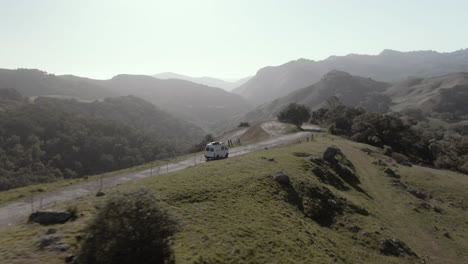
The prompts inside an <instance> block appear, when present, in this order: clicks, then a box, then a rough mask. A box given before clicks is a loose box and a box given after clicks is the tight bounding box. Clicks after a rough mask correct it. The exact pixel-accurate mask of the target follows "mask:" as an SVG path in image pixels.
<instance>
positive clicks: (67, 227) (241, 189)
mask: <svg viewBox="0 0 468 264" xmlns="http://www.w3.org/2000/svg"><path fill="white" fill-rule="evenodd" d="M330 145H336V146H338V147H339V148H340V149H341V150H342V151H343V152H344V153H345V154H346V156H347V157H348V158H349V159H350V160H351V162H352V163H353V164H354V166H355V167H356V171H357V174H358V175H359V178H360V180H361V184H360V186H361V187H362V188H363V189H364V190H365V191H366V192H367V193H368V195H369V196H366V195H365V194H363V193H361V192H358V191H355V190H353V189H351V190H348V191H339V190H337V189H335V188H333V187H331V186H329V185H325V184H323V183H321V182H320V181H319V180H318V178H317V177H316V176H314V174H313V173H312V172H311V171H310V168H311V166H312V165H311V163H310V162H309V161H308V158H304V157H297V156H295V155H294V153H298V152H301V153H309V154H311V155H315V156H319V155H320V154H321V153H323V151H324V150H325V148H326V147H327V146H330ZM364 147H367V148H370V149H372V150H374V151H375V153H372V154H370V155H368V154H366V153H364V152H363V151H361V149H362V148H364ZM271 158H273V159H274V160H273V161H269V159H271ZM377 159H381V160H384V161H385V162H387V163H388V164H389V165H391V166H392V167H393V168H396V169H397V170H398V171H399V173H400V174H401V175H402V182H404V183H405V184H408V185H411V186H414V187H417V188H419V189H421V190H423V191H425V192H427V193H430V194H432V195H433V199H430V200H429V201H427V202H428V203H429V204H430V205H431V206H438V207H440V208H441V209H442V210H443V211H444V214H439V213H436V212H434V211H432V210H428V211H422V212H416V211H414V208H415V206H417V205H418V204H419V203H420V202H421V201H420V200H418V199H416V198H415V197H413V196H412V195H410V194H408V193H407V192H406V191H404V190H403V189H399V188H396V187H393V186H392V185H391V182H390V179H389V178H388V177H386V176H384V173H383V171H382V169H381V168H379V167H378V166H376V165H373V164H372V162H373V161H376V160H377ZM392 164H394V162H393V161H392V160H389V159H388V158H386V157H384V156H382V155H381V154H380V150H379V149H376V148H373V147H370V146H367V145H363V144H359V143H355V142H350V141H346V140H343V139H340V138H337V137H334V136H330V135H323V134H321V135H320V136H316V137H315V139H314V141H312V142H308V143H302V144H297V145H291V146H286V147H281V148H270V149H268V150H261V151H258V152H255V153H251V154H247V155H243V156H238V157H233V158H229V159H226V160H220V161H214V162H208V163H204V164H201V165H198V166H194V167H190V168H188V169H185V170H182V171H177V172H173V173H169V174H164V175H160V176H158V177H152V178H146V179H142V180H137V181H132V182H130V183H127V184H124V185H120V186H115V187H112V188H110V189H108V190H106V194H107V195H106V196H104V197H95V196H88V197H83V198H80V199H77V200H74V201H69V202H66V203H64V204H60V205H57V208H58V209H64V208H66V207H67V206H69V205H76V206H77V207H78V211H79V213H80V214H82V216H80V217H79V218H78V220H76V221H74V222H69V223H66V224H64V225H55V226H53V227H54V228H57V229H58V230H59V232H58V235H59V236H60V237H61V238H62V241H64V242H66V243H69V244H70V245H71V246H72V247H71V249H70V252H71V253H73V252H75V251H76V250H77V249H78V247H79V243H78V242H77V240H76V238H75V236H77V235H83V229H84V228H85V226H86V225H87V223H88V222H89V221H90V220H91V219H92V217H93V215H94V214H95V213H96V211H97V210H98V209H96V208H99V207H100V205H101V204H102V203H103V202H104V201H105V200H106V199H107V197H109V196H110V195H118V193H119V192H123V191H129V190H136V189H139V188H146V189H148V190H151V191H152V192H154V193H155V194H156V195H157V196H158V197H159V198H160V201H161V205H162V206H163V207H165V208H167V209H168V210H169V211H171V212H172V213H173V214H175V215H176V216H177V217H178V218H179V219H180V222H181V225H182V229H181V231H180V232H179V233H177V234H176V235H175V237H174V238H173V241H172V243H173V249H174V252H175V256H176V262H177V263H194V261H196V260H200V259H202V260H205V261H207V263H334V262H336V263H420V262H421V260H422V259H425V260H427V261H428V262H429V263H466V262H467V261H468V253H467V252H466V248H468V237H467V236H468V235H467V233H466V224H467V222H466V219H468V213H467V211H466V208H465V209H463V202H464V201H466V199H467V198H468V197H466V196H467V194H466V188H467V187H468V177H467V176H466V175H462V174H458V173H454V172H447V171H443V170H433V169H428V168H421V167H417V166H414V167H411V168H409V167H401V166H398V165H395V166H393V165H392ZM280 171H282V172H284V173H285V174H287V175H289V176H290V178H291V181H292V184H293V186H294V188H295V189H297V190H299V189H301V186H309V185H310V186H317V187H320V188H328V189H329V190H330V191H331V192H332V193H333V194H334V195H336V196H339V197H342V198H344V199H346V200H347V201H349V202H350V203H353V204H355V205H357V206H361V207H364V208H365V209H366V210H368V211H369V212H370V215H369V216H363V215H359V214H350V213H345V214H344V215H341V216H339V217H338V218H337V220H336V223H335V224H334V225H332V226H331V227H321V226H320V225H318V224H317V223H316V222H315V221H313V220H312V219H310V218H308V217H307V216H305V215H304V214H303V213H302V212H301V211H300V210H299V209H298V208H297V206H295V205H294V204H291V203H289V202H287V199H286V196H287V193H286V192H285V190H284V189H283V188H282V187H281V186H280V185H279V184H277V183H276V182H275V181H274V180H272V178H271V177H270V176H269V175H275V174H276V173H278V172H280ZM450 197H451V198H453V199H452V200H451V199H450ZM465 204H466V202H465ZM350 224H355V225H357V226H359V227H360V228H361V231H359V232H358V233H352V232H350V231H349V230H348V228H347V226H348V225H350ZM434 226H436V227H437V228H438V231H437V230H435V229H434ZM48 228H49V227H42V226H39V225H36V224H33V225H26V224H22V225H19V226H15V227H10V228H8V229H7V230H4V231H2V232H3V233H2V234H1V236H0V262H1V263H63V258H64V256H65V255H67V254H69V253H59V252H53V251H49V250H40V249H38V247H37V241H38V240H39V239H40V238H41V237H42V236H43V234H44V233H45V231H46V230H47V229H48ZM444 230H446V231H448V232H450V234H451V235H452V238H453V239H449V238H446V237H445V236H443V232H445V231H444ZM393 237H395V238H399V239H401V240H402V241H404V242H405V243H406V244H408V246H409V247H411V248H412V249H413V250H414V251H415V252H416V253H417V254H418V255H419V256H420V258H421V259H413V258H397V257H391V256H384V255H382V254H380V253H379V251H378V245H379V243H380V241H381V240H382V239H383V238H393ZM1 260H3V262H2V261H1Z"/></svg>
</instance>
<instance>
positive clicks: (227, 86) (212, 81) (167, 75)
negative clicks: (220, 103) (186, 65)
mask: <svg viewBox="0 0 468 264" xmlns="http://www.w3.org/2000/svg"><path fill="white" fill-rule="evenodd" d="M152 76H153V77H155V78H158V79H180V80H185V81H191V82H194V83H198V84H204V85H207V86H212V87H218V88H221V89H223V90H226V91H231V90H232V89H234V88H237V87H239V86H241V85H243V84H244V83H246V82H247V81H248V80H250V78H252V76H248V77H245V78H242V79H239V80H237V81H234V82H230V81H226V80H222V79H219V78H213V77H206V76H204V77H191V76H187V75H183V74H178V73H173V72H162V73H158V74H154V75H152Z"/></svg>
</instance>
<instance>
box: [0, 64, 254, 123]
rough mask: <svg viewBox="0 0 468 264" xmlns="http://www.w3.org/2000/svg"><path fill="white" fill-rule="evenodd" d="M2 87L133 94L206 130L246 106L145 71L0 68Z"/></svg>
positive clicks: (94, 95) (52, 93) (216, 91)
mask: <svg viewBox="0 0 468 264" xmlns="http://www.w3.org/2000/svg"><path fill="white" fill-rule="evenodd" d="M2 88H3V89H10V88H13V89H16V90H17V91H19V92H20V93H21V94H22V95H24V96H27V97H35V96H48V97H64V98H78V99H83V100H88V101H92V100H102V99H104V98H109V97H118V96H126V95H134V96H136V97H140V98H143V99H145V100H147V101H149V102H151V103H153V104H154V105H156V106H157V107H158V108H160V109H162V110H164V111H167V112H169V113H171V114H174V115H176V116H177V117H179V118H183V119H184V120H186V121H189V122H191V123H193V124H197V125H198V126H199V127H202V128H204V129H205V130H206V131H210V130H211V128H212V126H213V125H214V124H215V123H216V122H219V121H222V120H225V119H227V118H228V117H230V116H231V115H232V114H233V113H239V112H245V111H247V110H248V109H250V105H249V104H248V103H247V101H246V100H245V99H243V98H242V97H241V96H239V95H236V94H233V93H229V92H226V91H224V90H222V89H220V88H216V87H210V86H206V85H201V84H197V83H193V82H190V81H185V80H179V79H167V80H161V79H157V78H154V77H151V76H147V75H129V74H122V75H117V76H115V77H113V78H112V79H109V80H94V79H89V78H83V77H77V76H73V75H54V74H48V73H46V72H43V71H39V70H31V69H18V70H6V69H0V89H2Z"/></svg>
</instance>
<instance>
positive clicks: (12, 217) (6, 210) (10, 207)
mask: <svg viewBox="0 0 468 264" xmlns="http://www.w3.org/2000/svg"><path fill="white" fill-rule="evenodd" d="M303 128H304V130H305V131H303V132H298V133H294V134H288V135H283V136H278V137H275V138H272V139H268V140H265V141H262V142H258V143H254V144H250V145H246V146H239V147H235V148H231V149H230V150H229V156H230V157H233V156H238V155H243V154H246V153H250V152H253V151H257V150H261V149H264V148H269V147H274V146H279V145H284V144H287V143H291V142H294V141H298V140H299V139H303V138H305V137H307V136H308V135H310V133H311V132H312V131H320V128H318V127H316V126H312V125H307V126H303ZM204 162H205V159H204V157H203V155H202V154H196V155H195V154H194V155H193V156H192V157H189V158H187V159H184V160H181V161H178V162H173V163H168V164H165V165H162V166H160V167H156V168H153V170H151V169H145V170H141V171H135V172H129V173H122V174H118V175H115V176H111V177H107V178H104V179H103V188H108V187H111V186H115V185H117V184H121V183H125V182H128V181H131V180H136V179H142V178H147V177H150V176H157V175H159V174H165V173H169V172H173V171H178V170H182V169H185V168H187V167H189V166H194V165H197V164H200V163H204ZM99 187H100V181H99V180H93V181H89V182H84V183H79V184H75V185H71V186H67V187H64V188H61V189H58V190H56V191H52V192H46V193H41V194H40V195H37V196H35V197H34V203H31V199H23V200H18V201H15V202H11V203H7V204H4V205H0V229H1V228H4V227H7V226H9V225H13V224H15V223H17V222H18V221H20V220H21V219H23V218H24V217H25V216H27V215H29V214H30V213H31V212H32V211H33V210H35V209H37V208H38V207H39V206H40V205H42V208H47V207H50V206H53V205H55V204H56V203H60V202H63V201H67V200H71V199H76V198H78V197H82V196H86V195H91V194H95V193H96V192H97V191H98V189H99Z"/></svg>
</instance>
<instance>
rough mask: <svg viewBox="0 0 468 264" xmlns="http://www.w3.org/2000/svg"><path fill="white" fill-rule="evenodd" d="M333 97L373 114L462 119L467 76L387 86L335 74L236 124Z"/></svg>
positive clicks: (465, 108)
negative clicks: (409, 113)
mask: <svg viewBox="0 0 468 264" xmlns="http://www.w3.org/2000/svg"><path fill="white" fill-rule="evenodd" d="M332 97H336V98H337V99H338V100H339V101H340V102H341V103H343V104H344V105H346V106H351V107H362V108H364V109H366V110H368V111H373V112H390V111H393V112H400V111H405V110H418V111H421V113H422V114H424V115H429V116H430V115H432V116H438V115H440V114H445V115H447V114H448V115H450V116H451V117H454V118H462V119H464V118H465V117H468V103H467V102H468V73H466V72H461V73H451V74H446V75H442V76H436V77H428V78H409V79H407V80H404V81H400V82H395V83H386V82H379V81H375V80H373V79H371V78H365V77H360V76H355V75H351V74H349V73H346V72H342V71H336V70H334V71H331V72H329V73H327V74H325V75H324V76H323V77H322V79H320V81H318V82H317V83H315V84H313V85H310V86H308V87H305V88H302V89H298V90H296V91H293V92H291V93H290V94H288V95H286V96H284V97H281V98H278V99H276V100H274V101H272V102H270V103H267V104H263V105H261V106H259V107H257V108H256V109H254V110H252V111H250V112H249V113H247V114H246V115H244V116H243V117H240V118H238V120H236V122H239V121H250V122H253V123H256V122H259V121H262V120H269V119H274V118H276V115H277V114H278V113H279V112H280V111H281V109H283V108H284V107H285V106H286V105H288V104H289V103H293V102H294V103H300V104H303V105H305V106H306V107H308V108H309V109H311V110H317V109H319V108H321V107H327V104H328V101H329V99H330V98H332Z"/></svg>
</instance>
